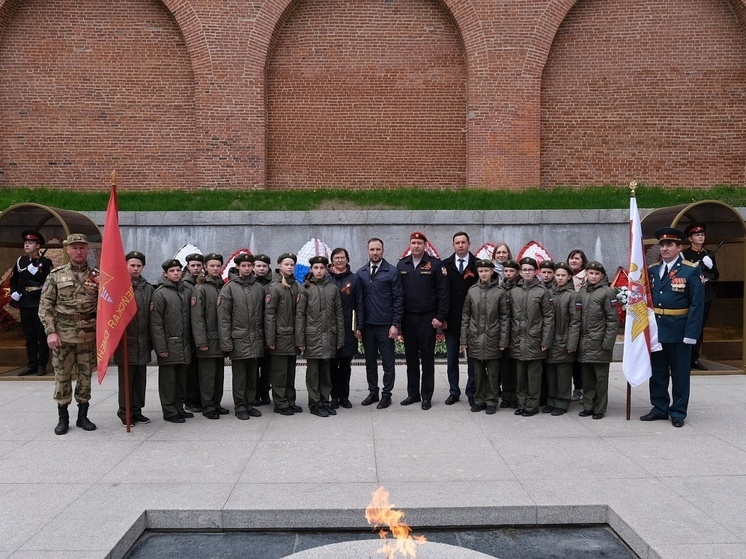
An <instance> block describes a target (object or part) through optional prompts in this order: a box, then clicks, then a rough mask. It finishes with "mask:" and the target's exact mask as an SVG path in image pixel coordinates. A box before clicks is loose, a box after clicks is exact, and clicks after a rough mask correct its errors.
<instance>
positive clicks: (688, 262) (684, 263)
mask: <svg viewBox="0 0 746 559" xmlns="http://www.w3.org/2000/svg"><path fill="white" fill-rule="evenodd" d="M681 263H682V264H683V265H684V266H689V267H691V268H696V267H697V266H699V264H697V263H696V262H692V261H691V260H687V259H686V258H682V259H681Z"/></svg>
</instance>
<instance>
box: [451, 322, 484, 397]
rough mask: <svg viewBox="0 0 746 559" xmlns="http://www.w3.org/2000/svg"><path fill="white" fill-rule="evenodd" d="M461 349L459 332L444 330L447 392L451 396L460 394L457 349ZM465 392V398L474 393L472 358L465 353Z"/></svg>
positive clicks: (472, 395)
mask: <svg viewBox="0 0 746 559" xmlns="http://www.w3.org/2000/svg"><path fill="white" fill-rule="evenodd" d="M460 349H461V336H460V332H459V333H453V332H451V330H446V354H447V363H448V393H449V394H451V395H452V396H461V389H460V388H459V386H458V383H459V376H460V373H459V363H458V362H459V356H460V355H459V350H460ZM466 374H467V379H466V387H465V388H464V391H465V392H466V397H467V398H473V397H474V394H476V391H477V389H476V384H475V382H474V360H473V359H472V358H471V357H469V356H468V355H467V357H466Z"/></svg>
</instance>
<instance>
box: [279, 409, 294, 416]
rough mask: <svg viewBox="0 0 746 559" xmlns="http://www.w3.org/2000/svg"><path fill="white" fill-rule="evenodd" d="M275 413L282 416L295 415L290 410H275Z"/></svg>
mask: <svg viewBox="0 0 746 559" xmlns="http://www.w3.org/2000/svg"><path fill="white" fill-rule="evenodd" d="M275 413H279V414H280V415H295V414H294V413H293V410H291V409H290V408H275Z"/></svg>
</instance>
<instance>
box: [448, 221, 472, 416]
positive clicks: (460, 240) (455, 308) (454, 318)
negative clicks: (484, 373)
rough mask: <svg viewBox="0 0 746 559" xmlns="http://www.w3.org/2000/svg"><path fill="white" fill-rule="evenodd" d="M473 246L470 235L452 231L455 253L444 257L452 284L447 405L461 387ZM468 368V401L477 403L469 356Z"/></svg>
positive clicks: (453, 401)
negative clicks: (463, 321)
mask: <svg viewBox="0 0 746 559" xmlns="http://www.w3.org/2000/svg"><path fill="white" fill-rule="evenodd" d="M470 246H471V244H470V241H469V235H468V234H467V233H465V232H464V231H459V232H458V233H455V234H454V235H453V251H454V252H453V254H452V255H451V256H449V257H448V258H446V259H445V260H443V267H444V268H446V270H447V271H448V276H447V277H448V284H449V286H450V298H449V299H450V304H449V307H448V315H447V316H446V324H445V335H446V352H447V354H448V384H449V389H448V398H446V406H450V405H452V404H455V403H456V402H458V400H459V396H461V389H459V386H458V381H459V366H458V361H459V350H460V346H461V340H460V337H461V312H462V311H463V309H464V300H465V299H466V292H467V291H469V288H470V287H471V286H472V285H474V284H475V283H477V280H478V279H479V278H478V277H477V269H476V266H475V263H476V257H475V256H474V255H473V254H472V253H471V252H470V251H469V247H470ZM466 371H467V374H468V379H467V381H466V388H465V391H466V397H467V398H468V399H469V404H473V403H474V393H475V391H476V386H475V384H474V362H473V361H472V358H471V357H467V360H466Z"/></svg>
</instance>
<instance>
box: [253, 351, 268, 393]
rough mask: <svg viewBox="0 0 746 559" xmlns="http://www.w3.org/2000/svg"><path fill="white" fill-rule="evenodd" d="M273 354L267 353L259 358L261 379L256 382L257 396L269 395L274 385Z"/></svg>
mask: <svg viewBox="0 0 746 559" xmlns="http://www.w3.org/2000/svg"><path fill="white" fill-rule="evenodd" d="M271 378H272V356H271V355H270V354H269V353H265V354H264V357H261V358H260V359H259V379H258V380H257V383H256V394H257V396H269V389H270V388H271V387H272V382H271Z"/></svg>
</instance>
